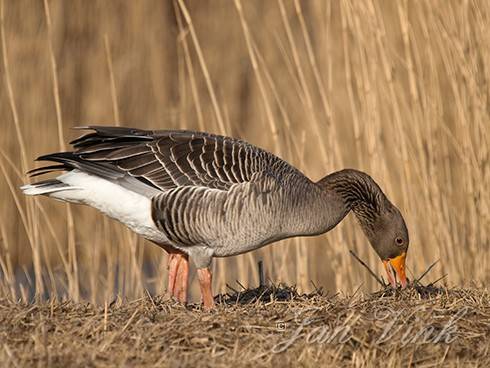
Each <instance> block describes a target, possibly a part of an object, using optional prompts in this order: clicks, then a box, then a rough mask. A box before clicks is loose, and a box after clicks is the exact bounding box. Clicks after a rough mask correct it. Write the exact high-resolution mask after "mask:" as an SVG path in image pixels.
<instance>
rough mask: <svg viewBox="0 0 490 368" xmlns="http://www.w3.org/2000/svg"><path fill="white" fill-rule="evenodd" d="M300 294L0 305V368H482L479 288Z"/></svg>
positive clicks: (488, 308) (485, 315)
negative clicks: (204, 306)
mask: <svg viewBox="0 0 490 368" xmlns="http://www.w3.org/2000/svg"><path fill="white" fill-rule="evenodd" d="M421 288H422V287H421V286H419V287H418V289H417V288H415V287H412V288H409V289H407V290H403V291H401V290H396V291H394V290H392V289H389V288H387V289H384V290H382V291H380V292H377V293H374V294H361V293H356V294H355V295H353V296H343V295H340V294H335V295H332V294H328V293H323V292H322V291H321V290H317V291H315V292H314V293H311V294H307V295H300V294H298V293H297V292H296V290H295V288H291V287H285V286H268V287H261V288H258V289H252V290H243V291H241V292H239V291H232V292H231V293H230V294H226V295H220V296H218V297H216V300H217V301H218V306H217V308H216V310H215V311H213V312H211V313H208V312H203V311H202V310H201V308H200V306H198V305H189V306H187V307H184V306H182V305H179V304H177V303H175V302H173V301H171V300H168V299H166V298H163V297H151V296H148V297H146V298H143V299H139V300H135V301H123V300H117V301H115V302H113V303H112V304H111V305H107V306H106V307H104V306H102V307H100V306H94V305H91V304H83V303H73V302H70V301H65V302H59V301H51V302H42V303H41V302H39V303H35V304H28V305H26V304H21V303H14V302H12V301H9V300H8V299H0V341H1V344H2V346H1V351H0V362H1V363H2V365H4V366H36V365H42V366H51V367H65V366H83V367H86V366H92V367H105V366H112V365H118V366H122V365H125V366H150V365H152V366H154V365H156V366H176V365H178V366H183V365H188V366H210V365H213V366H230V365H233V366H273V365H274V366H276V365H278V364H293V363H294V364H295V365H300V366H313V365H318V364H335V365H338V366H342V365H353V364H354V365H356V366H363V365H368V366H371V365H374V364H376V365H378V366H394V367H397V366H410V365H417V366H419V365H423V366H432V365H444V366H448V365H449V366H451V365H453V366H456V365H462V364H463V363H464V364H470V365H480V366H490V358H489V357H488V355H489V352H490V337H489V336H490V295H489V292H488V291H487V290H484V289H481V288H469V289H456V288H455V289H445V288H436V287H433V286H431V287H430V289H429V288H427V289H424V290H422V289H421Z"/></svg>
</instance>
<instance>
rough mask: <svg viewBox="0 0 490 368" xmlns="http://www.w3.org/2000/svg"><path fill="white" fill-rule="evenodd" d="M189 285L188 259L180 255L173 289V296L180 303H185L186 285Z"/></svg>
mask: <svg viewBox="0 0 490 368" xmlns="http://www.w3.org/2000/svg"><path fill="white" fill-rule="evenodd" d="M188 283H189V257H188V256H187V255H182V256H181V257H180V258H179V269H178V272H177V282H176V284H175V288H174V293H173V294H174V296H175V297H176V298H177V300H178V301H179V302H181V303H184V304H185V303H187V285H188Z"/></svg>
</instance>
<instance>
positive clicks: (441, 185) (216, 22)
mask: <svg viewBox="0 0 490 368" xmlns="http://www.w3.org/2000/svg"><path fill="white" fill-rule="evenodd" d="M211 5H212V6H209V4H204V3H202V2H200V1H182V0H178V1H175V2H158V1H146V2H131V3H129V2H128V3H119V2H91V3H86V2H84V1H81V0H79V1H73V2H70V3H67V2H63V1H44V2H43V3H41V4H36V5H35V6H34V5H32V4H30V3H25V2H17V1H15V2H14V1H2V3H1V27H0V28H1V52H2V66H1V69H2V80H1V83H2V86H3V87H2V88H0V112H1V114H2V115H1V116H2V122H1V127H2V128H3V129H2V132H3V134H2V135H1V136H0V147H1V151H0V153H1V155H0V169H1V178H0V193H1V199H2V207H1V209H0V215H1V217H0V230H1V232H0V234H1V241H0V243H1V244H0V275H1V276H0V279H1V283H0V284H1V287H0V288H1V292H2V293H5V295H9V296H10V297H12V298H13V299H17V298H23V299H24V300H30V299H32V298H33V297H46V296H49V295H53V294H56V295H57V296H58V297H61V298H71V299H78V298H80V299H85V300H90V301H92V302H94V303H102V304H103V303H104V301H107V300H112V299H113V298H114V297H115V296H116V295H124V296H126V297H128V298H130V299H133V298H138V297H142V296H144V295H146V294H145V293H146V290H149V291H150V292H151V294H158V293H161V292H163V290H164V285H165V277H166V271H165V261H166V256H165V255H164V253H163V252H162V251H161V250H160V249H158V248H156V247H155V246H153V245H151V244H149V243H146V242H145V241H143V240H141V239H139V238H137V237H135V236H134V235H133V234H131V233H129V232H128V231H127V230H125V229H123V227H122V226H121V225H119V224H116V223H114V222H113V221H112V220H108V219H106V218H104V217H103V216H101V215H100V214H97V213H96V212H95V211H93V210H92V209H88V208H80V207H76V206H72V207H65V206H64V205H61V204H59V203H55V202H54V201H50V200H47V199H45V198H41V199H34V200H33V199H32V198H25V197H23V196H22V195H21V193H20V192H19V190H18V189H17V187H18V186H19V185H20V184H21V183H22V182H24V181H26V180H27V179H26V178H25V176H24V175H23V172H25V170H26V169H27V168H31V167H33V165H34V163H33V159H34V158H35V157H37V156H38V155H40V154H44V153H47V152H51V151H56V150H59V149H63V148H64V145H65V144H66V142H67V140H68V139H69V138H72V137H74V136H75V133H74V132H72V131H71V130H69V128H70V127H72V126H75V125H80V124H82V125H85V124H93V123H96V124H121V125H123V124H124V125H127V126H135V127H141V128H152V129H165V128H186V129H201V130H208V131H213V132H216V133H224V134H228V135H232V136H239V137H241V138H244V139H246V140H248V141H250V142H252V143H254V144H257V145H259V146H262V147H264V148H266V149H268V150H270V151H272V152H275V153H277V154H278V155H280V156H281V157H283V158H284V159H286V160H287V161H289V162H291V163H292V164H294V165H296V166H298V167H299V168H300V169H301V170H303V171H304V172H305V173H306V174H307V175H308V176H310V177H311V178H312V179H314V180H316V179H319V178H321V177H322V176H323V175H325V174H327V173H329V172H332V171H334V170H338V169H341V168H344V167H355V168H358V169H361V170H365V171H367V172H369V173H370V174H371V175H372V176H373V177H374V178H375V179H376V180H377V181H378V183H379V184H380V185H381V186H382V187H383V188H384V189H385V191H386V193H387V194H388V196H389V197H390V198H391V199H392V201H393V202H394V203H395V204H396V205H398V206H399V208H400V209H401V211H402V212H403V214H404V215H405V218H406V220H407V223H408V227H409V230H410V234H411V248H410V251H409V256H408V268H409V270H410V271H411V272H412V273H414V274H420V273H421V272H422V271H423V270H424V269H425V268H426V266H427V265H428V264H429V263H430V261H431V260H433V259H440V260H441V261H440V263H439V264H438V265H437V266H436V267H435V268H434V269H435V271H434V272H435V273H436V274H437V277H440V276H442V275H444V274H448V277H447V279H445V282H447V283H448V284H451V285H463V284H465V283H469V282H471V281H475V282H477V283H486V282H488V281H489V275H490V264H489V260H490V240H489V233H488V229H489V228H490V208H489V203H490V192H489V191H488V189H487V188H488V187H490V170H489V160H490V154H489V148H488V147H489V141H490V124H489V121H490V119H489V108H488V91H489V81H490V72H489V69H488V65H490V42H489V41H490V36H489V32H488V27H487V24H488V22H489V17H490V6H489V4H488V3H487V2H485V1H466V2H460V1H450V2H440V1H432V2H422V1H413V2H408V1H397V2H385V1H374V0H373V1H362V2H357V1H325V2H300V1H285V0H284V1H283V0H278V1H268V2H261V1H246V2H245V1H239V0H237V1H235V2H228V1H215V2H212V3H211ZM116 15H117V16H116ZM349 249H353V250H354V251H355V252H356V253H357V254H358V255H359V256H360V257H361V258H362V259H365V260H366V262H367V263H368V264H369V265H370V267H371V268H375V269H377V270H381V267H380V264H379V261H378V260H377V257H376V255H375V254H374V252H373V251H372V250H371V249H370V247H369V246H368V243H367V241H366V239H365V238H364V236H363V235H362V234H361V232H360V230H359V228H358V227H357V225H356V224H355V223H354V221H353V220H352V218H350V217H349V218H348V219H347V220H346V221H345V223H342V224H341V225H340V226H338V227H337V228H336V229H334V230H333V231H332V232H331V233H329V234H327V235H324V236H321V237H318V238H308V239H290V240H286V241H283V242H280V243H279V244H276V245H274V246H269V247H267V248H264V249H261V250H258V251H256V252H254V253H251V254H246V255H242V256H239V257H235V258H232V259H226V260H223V259H220V260H217V261H216V262H215V266H214V269H215V271H216V273H217V275H219V276H218V277H217V278H216V285H215V286H216V290H218V291H221V292H224V291H225V290H226V283H230V282H231V281H233V280H236V279H239V280H241V281H242V282H243V283H245V284H246V285H248V284H251V283H256V282H258V280H257V278H256V272H255V267H256V260H257V259H263V261H264V263H265V264H266V265H267V267H266V268H267V270H268V271H269V273H268V275H267V277H268V278H270V279H272V280H274V281H275V282H285V283H288V284H291V283H294V284H297V285H298V290H300V291H301V292H306V291H308V290H310V289H311V282H310V281H312V280H313V281H314V282H315V284H318V285H323V286H324V287H325V288H327V289H328V290H344V291H353V290H355V289H356V288H357V287H358V286H359V284H361V283H363V288H365V289H366V290H374V288H375V285H376V283H375V281H374V280H371V279H367V280H366V273H365V272H364V271H363V270H360V269H358V268H356V267H353V265H354V263H353V262H354V261H353V259H352V258H351V257H350V256H349V253H348V250H349ZM193 274H194V273H192V275H193ZM192 277H194V276H192ZM193 287H194V289H193V290H194V291H195V290H196V285H194V286H193ZM5 351H7V350H5Z"/></svg>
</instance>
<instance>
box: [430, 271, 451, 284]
mask: <svg viewBox="0 0 490 368" xmlns="http://www.w3.org/2000/svg"><path fill="white" fill-rule="evenodd" d="M447 275H448V274H447V273H445V274H444V275H442V276H441V277H439V278H438V279H437V280H436V281H432V282H431V283H430V284H429V285H427V286H433V285H434V284H435V283H437V282H439V281H441V280H442V279H443V278H445V277H446V276H447Z"/></svg>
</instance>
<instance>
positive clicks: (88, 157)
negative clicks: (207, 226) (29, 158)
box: [42, 126, 292, 190]
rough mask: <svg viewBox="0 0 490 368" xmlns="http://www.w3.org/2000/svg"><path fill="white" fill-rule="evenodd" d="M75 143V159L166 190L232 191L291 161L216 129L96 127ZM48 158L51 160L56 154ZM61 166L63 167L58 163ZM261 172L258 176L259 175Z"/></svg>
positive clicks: (73, 142) (91, 127)
mask: <svg viewBox="0 0 490 368" xmlns="http://www.w3.org/2000/svg"><path fill="white" fill-rule="evenodd" d="M83 129H91V130H92V132H91V133H88V134H85V135H83V136H81V137H80V138H77V139H75V140H74V141H72V142H70V143H71V144H72V145H73V147H74V149H75V150H74V152H73V153H72V155H73V157H74V160H76V161H79V162H80V161H81V162H82V163H85V165H90V164H94V165H96V166H98V167H99V168H100V169H102V170H106V171H111V170H112V171H119V172H121V173H124V174H128V175H130V176H132V177H135V178H137V179H140V180H141V181H143V182H145V183H146V184H150V185H152V186H154V187H155V188H157V189H160V190H169V189H173V188H177V187H181V186H198V187H207V188H212V189H221V190H228V189H229V188H230V187H231V186H232V185H234V184H237V183H245V182H249V181H251V180H254V179H256V177H257V175H256V174H257V173H260V172H268V174H269V175H270V174H271V172H273V171H274V170H276V169H277V170H280V169H281V168H282V169H284V168H285V167H286V166H287V167H289V168H290V169H292V167H291V166H289V164H287V163H286V162H285V161H283V160H281V159H279V158H278V157H277V156H274V155H273V154H271V153H269V152H267V151H264V150H262V149H260V148H258V147H255V146H253V145H251V144H248V143H247V142H244V141H242V140H238V139H233V138H229V137H225V136H220V135H214V134H210V133H203V132H195V131H182V130H163V131H150V130H140V129H131V128H122V127H105V126H90V127H86V128H83ZM42 159H51V160H52V156H51V157H50V155H48V156H46V157H44V158H42ZM57 167H58V166H57ZM254 174H255V175H254Z"/></svg>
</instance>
